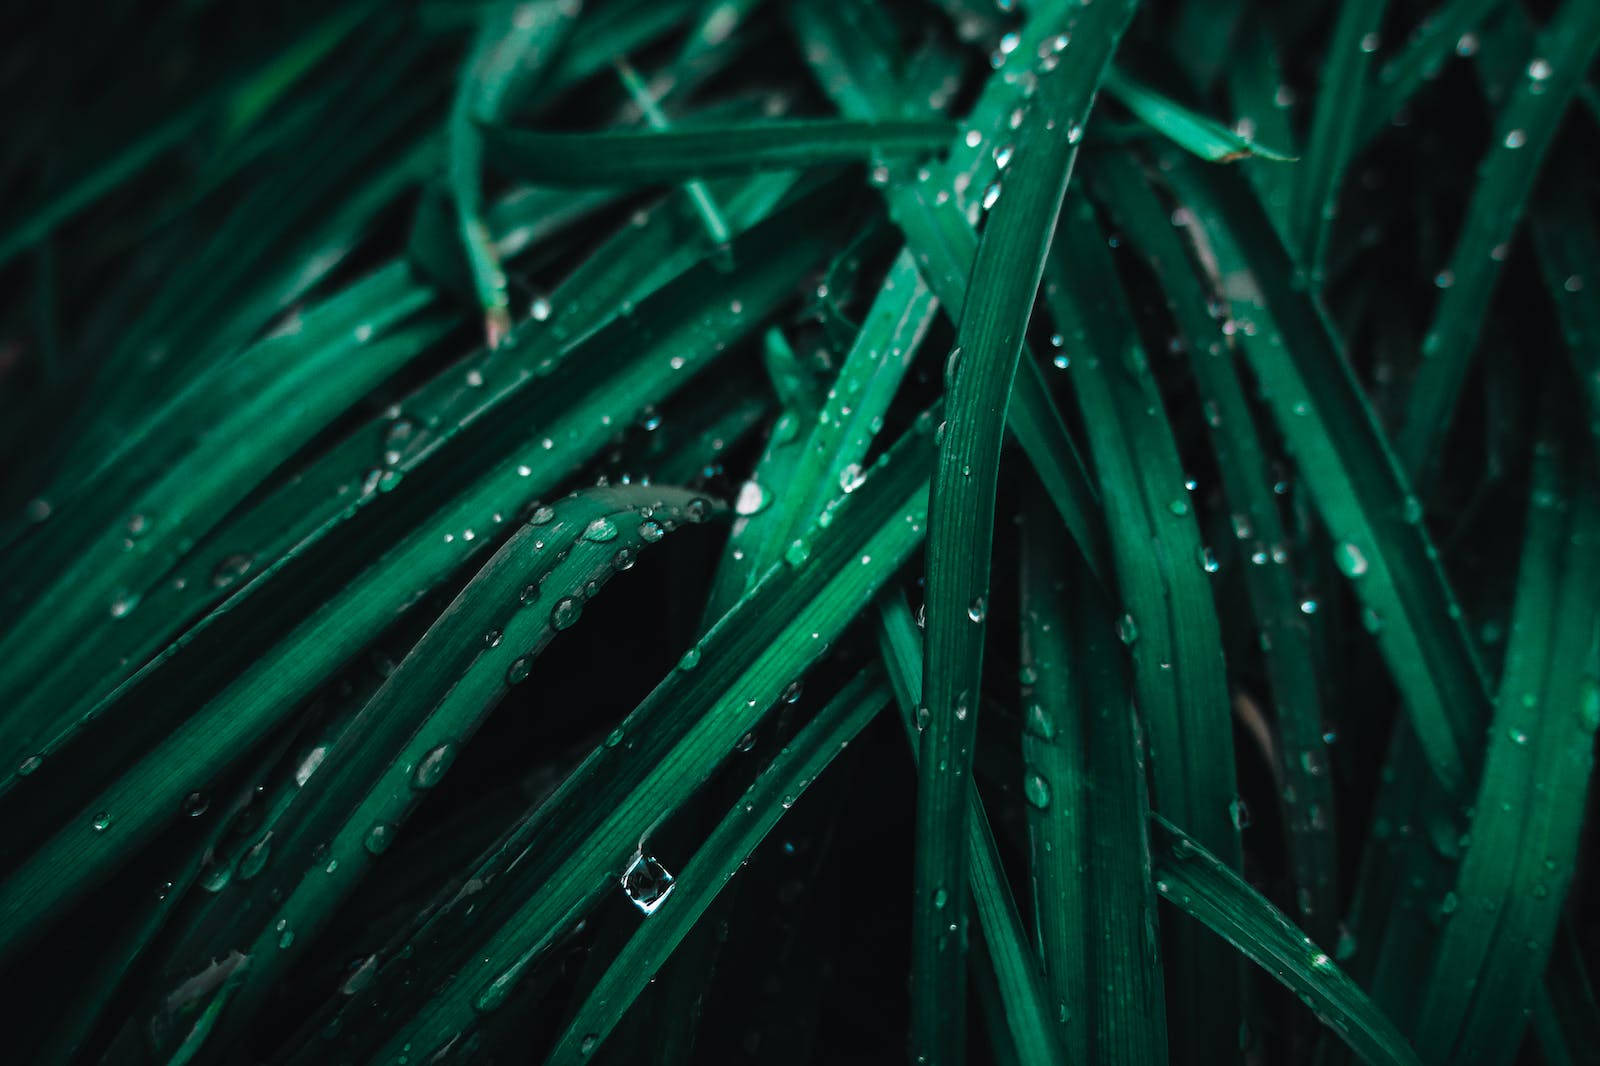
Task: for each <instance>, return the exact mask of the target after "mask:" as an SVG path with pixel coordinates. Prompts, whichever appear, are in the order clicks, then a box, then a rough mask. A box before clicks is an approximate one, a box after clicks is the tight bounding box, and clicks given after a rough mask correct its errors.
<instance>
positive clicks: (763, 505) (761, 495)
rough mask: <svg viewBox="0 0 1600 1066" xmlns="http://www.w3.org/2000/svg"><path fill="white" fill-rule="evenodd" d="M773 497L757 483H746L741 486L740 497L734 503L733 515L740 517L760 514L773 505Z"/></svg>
mask: <svg viewBox="0 0 1600 1066" xmlns="http://www.w3.org/2000/svg"><path fill="white" fill-rule="evenodd" d="M771 502H772V497H770V496H769V495H768V494H767V490H766V489H764V488H762V487H761V485H760V484H759V483H757V482H755V481H746V482H745V483H744V484H743V485H740V486H739V495H738V497H737V498H735V500H734V502H733V513H734V514H738V515H753V514H760V513H761V512H762V511H765V510H766V509H767V506H768V505H769V504H771Z"/></svg>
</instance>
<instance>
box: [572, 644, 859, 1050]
mask: <svg viewBox="0 0 1600 1066" xmlns="http://www.w3.org/2000/svg"><path fill="white" fill-rule="evenodd" d="M888 702H889V689H888V686H887V685H885V684H884V682H883V681H882V680H881V678H877V679H875V678H874V677H873V676H872V674H871V673H870V672H868V671H863V672H862V673H860V674H857V675H856V676H855V678H854V679H852V680H851V681H850V682H849V683H848V684H847V685H845V687H844V688H842V689H840V690H839V692H838V693H837V694H836V695H835V696H834V697H833V698H832V699H831V700H829V701H828V702H827V703H826V704H825V705H824V706H823V708H822V709H821V710H819V711H818V712H817V713H816V716H815V717H814V718H812V720H811V721H810V722H808V723H807V724H806V727H805V728H804V729H803V730H801V731H800V733H799V734H798V735H797V736H796V737H795V738H794V739H793V740H791V741H789V742H788V743H787V744H785V745H784V747H783V750H782V751H780V752H779V753H778V755H777V757H776V758H774V759H773V760H772V762H771V763H769V764H767V766H766V767H765V769H763V770H762V772H761V774H760V776H758V777H757V778H756V780H755V783H754V784H752V785H751V786H750V787H749V788H748V789H747V790H745V793H744V795H743V796H741V797H740V798H739V801H738V802H737V803H735V804H734V805H733V808H732V809H731V810H729V811H728V813H727V814H726V815H725V816H723V819H722V821H721V822H719V823H718V824H717V827H716V828H715V829H714V830H712V832H711V835H710V836H708V837H707V838H706V840H705V842H704V843H703V844H701V845H700V847H699V848H697V849H696V850H695V853H694V855H693V857H691V858H690V859H689V861H688V863H686V864H685V865H684V868H683V870H682V871H681V872H680V873H678V874H677V875H676V879H675V881H674V883H673V889H672V897H671V902H670V903H664V904H663V906H662V908H661V910H659V911H657V912H656V913H655V914H652V915H651V916H650V920H648V921H645V922H641V923H640V924H639V928H638V931H637V932H635V933H634V934H633V936H632V937H630V938H629V940H628V943H627V945H626V946H624V947H623V949H622V950H621V951H620V952H618V953H617V957H616V958H615V959H613V960H612V962H611V965H610V966H608V967H607V968H606V972H605V975H604V976H603V977H601V978H600V981H599V982H598V983H597V984H596V985H595V987H594V988H593V989H591V990H590V992H589V995H588V997H587V998H586V999H585V1000H584V1001H583V1003H582V1004H581V1005H580V1006H579V1007H578V1009H577V1010H576V1011H575V1012H574V1013H573V1016H572V1018H571V1019H570V1020H569V1021H568V1022H567V1024H566V1027H565V1028H564V1029H563V1030H562V1032H561V1035H560V1036H559V1037H557V1038H556V1042H555V1045H554V1047H553V1048H552V1049H551V1051H550V1053H549V1054H548V1055H547V1056H546V1058H545V1061H546V1062H548V1063H560V1062H583V1061H586V1059H587V1057H588V1056H589V1055H590V1054H592V1053H593V1052H594V1050H595V1049H596V1048H597V1047H599V1046H600V1045H601V1044H602V1043H604V1041H605V1039H606V1037H607V1036H608V1035H610V1033H611V1030H612V1028H613V1027H614V1026H615V1025H616V1024H617V1022H618V1021H619V1020H621V1018H622V1015H623V1014H624V1013H625V1012H626V1011H627V1009H628V1007H629V1006H630V1005H632V1003H633V1002H634V1000H635V999H637V998H638V995H639V993H640V992H642V991H644V989H645V988H646V987H647V986H648V985H649V983H650V982H651V981H652V980H653V979H654V977H655V974H656V972H657V971H658V970H659V969H660V968H661V965H662V964H663V963H664V962H666V960H667V958H668V957H669V956H670V955H671V954H672V952H673V950H674V949H675V948H676V947H677V946H678V944H679V943H680V942H681V941H682V940H683V938H684V937H685V936H687V935H688V934H689V933H690V931H691V930H692V929H693V928H694V927H695V923H696V922H697V921H699V919H700V918H701V916H703V915H704V914H705V912H706V909H707V908H708V907H709V906H710V905H711V902H712V901H713V900H714V899H715V898H716V897H717V894H718V893H719V892H720V891H721V890H722V888H723V886H724V885H726V884H727V883H728V882H729V881H731V880H732V879H733V875H734V874H736V873H738V872H739V868H740V867H741V866H743V865H744V863H745V861H746V860H747V859H748V858H749V856H750V855H751V853H752V852H754V851H755V849H756V848H757V846H759V845H760V843H761V841H762V840H763V839H764V838H765V837H766V835H767V834H768V833H769V832H771V831H772V828H773V826H775V825H777V824H778V820H779V819H781V818H782V817H783V815H784V812H785V811H787V810H788V809H789V808H790V807H792V806H793V805H794V803H795V801H796V800H797V799H798V798H799V797H800V796H801V794H802V793H803V792H804V791H805V789H806V787H807V786H808V785H810V784H811V783H812V782H813V781H815V780H816V779H817V777H818V776H819V775H820V774H821V773H822V772H823V770H825V769H826V768H827V767H828V765H829V764H830V763H831V762H832V761H833V759H834V756H836V755H838V754H839V752H840V751H842V750H843V749H844V747H845V746H846V745H847V744H849V743H850V741H851V740H852V739H854V737H855V735H856V734H857V733H859V732H861V730H862V729H864V728H865V727H866V726H867V724H868V723H869V722H871V721H872V719H873V717H874V716H875V715H876V714H877V713H878V711H880V710H882V709H883V706H884V705H885V704H886V703H888Z"/></svg>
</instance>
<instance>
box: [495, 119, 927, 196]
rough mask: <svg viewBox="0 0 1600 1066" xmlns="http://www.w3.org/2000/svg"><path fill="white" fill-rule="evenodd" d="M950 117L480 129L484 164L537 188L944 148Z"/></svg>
mask: <svg viewBox="0 0 1600 1066" xmlns="http://www.w3.org/2000/svg"><path fill="white" fill-rule="evenodd" d="M952 132H953V127H952V125H951V124H950V123H948V122H934V121H899V122H871V123H869V122H856V121H852V120H850V119H787V120H784V121H779V122H760V123H755V122H752V123H741V124H737V125H734V124H729V125H714V126H699V125H697V126H693V127H684V128H677V129H673V130H670V131H660V132H649V133H643V132H639V133H636V132H632V131H624V132H617V133H611V132H605V133H542V132H538V131H535V130H523V129H513V128H510V127H505V126H492V125H490V126H484V127H482V129H481V133H482V136H483V140H484V147H485V151H486V153H487V156H486V158H487V161H488V163H489V164H490V165H491V166H493V167H495V168H496V169H498V170H500V171H503V172H504V173H507V174H511V175H513V176H515V177H518V178H521V179H523V180H525V181H530V182H533V183H534V184H537V185H547V186H555V187H561V186H575V187H588V186H593V185H662V184H668V183H672V182H679V181H685V180H687V179H690V178H705V177H714V176H717V175H720V174H745V173H751V172H754V171H759V170H791V169H803V168H806V167H816V166H823V165H827V164H832V163H848V162H853V161H856V160H862V159H876V158H880V157H892V156H904V155H913V156H914V155H917V154H921V153H926V152H928V151H930V150H932V149H935V148H939V147H942V146H943V145H944V144H946V143H947V142H948V141H949V140H950V137H951V134H952Z"/></svg>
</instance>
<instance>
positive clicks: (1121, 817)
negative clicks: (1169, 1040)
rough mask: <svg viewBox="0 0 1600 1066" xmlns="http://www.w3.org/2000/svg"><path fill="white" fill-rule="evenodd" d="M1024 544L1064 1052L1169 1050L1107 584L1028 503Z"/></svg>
mask: <svg viewBox="0 0 1600 1066" xmlns="http://www.w3.org/2000/svg"><path fill="white" fill-rule="evenodd" d="M1022 535H1023V544H1022V552H1023V555H1022V575H1021V577H1022V596H1021V611H1022V640H1021V654H1022V667H1021V674H1022V682H1023V688H1022V699H1023V707H1024V711H1023V714H1024V718H1023V730H1024V731H1023V735H1022V754H1023V758H1024V759H1025V760H1026V766H1025V769H1024V776H1023V781H1022V788H1023V795H1024V796H1025V797H1026V798H1027V800H1028V809H1027V816H1028V829H1029V833H1028V836H1029V845H1030V847H1029V863H1030V869H1031V872H1032V878H1031V880H1032V886H1033V918H1034V927H1035V929H1036V931H1037V936H1038V944H1039V954H1040V957H1041V959H1042V960H1043V963H1044V973H1045V977H1046V978H1047V980H1048V983H1049V988H1050V991H1051V993H1052V994H1053V996H1054V998H1055V1006H1056V1020H1057V1028H1058V1031H1059V1032H1060V1034H1061V1043H1062V1047H1063V1048H1065V1049H1066V1053H1067V1061H1068V1062H1098V1063H1107V1064H1111V1063H1125V1064H1130V1066H1131V1064H1134V1063H1148V1064H1152V1066H1153V1064H1155V1063H1160V1062H1165V1061H1166V1060H1167V1049H1166V1004H1165V1002H1164V1001H1163V999H1162V987H1161V971H1160V949H1159V946H1158V944H1157V942H1156V939H1155V938H1154V937H1153V936H1152V931H1153V930H1154V929H1155V923H1156V913H1155V912H1156V904H1155V896H1154V893H1153V891H1152V887H1151V876H1150V846H1149V842H1148V840H1147V839H1146V837H1145V816H1146V812H1147V810H1148V800H1147V798H1146V795H1145V780H1144V767H1143V761H1142V757H1141V754H1140V749H1139V739H1138V736H1137V732H1136V727H1135V724H1134V717H1133V713H1132V706H1133V705H1132V702H1131V700H1130V698H1129V692H1128V682H1127V677H1126V674H1125V672H1124V667H1123V663H1122V658H1121V655H1120V653H1119V652H1118V649H1117V646H1116V638H1115V636H1114V633H1115V626H1114V623H1113V622H1112V618H1111V612H1110V610H1109V608H1108V606H1107V604H1106V602H1105V599H1104V596H1103V593H1102V592H1101V590H1100V589H1099V588H1098V587H1097V585H1096V584H1095V582H1094V581H1093V579H1092V578H1091V577H1090V575H1089V574H1088V572H1087V570H1086V569H1085V568H1084V567H1083V566H1082V565H1081V564H1076V565H1075V564H1074V560H1073V557H1072V556H1071V555H1070V554H1069V553H1068V549H1067V545H1066V543H1065V539H1064V537H1063V536H1062V532H1061V529H1060V528H1059V527H1058V526H1057V524H1056V523H1055V522H1054V521H1053V516H1051V515H1050V514H1049V513H1048V512H1047V511H1046V510H1045V509H1044V508H1043V506H1042V505H1041V504H1040V503H1039V502H1038V501H1037V500H1035V501H1033V502H1032V503H1031V504H1030V506H1029V509H1028V512H1027V514H1026V517H1025V520H1024V523H1023V528H1022Z"/></svg>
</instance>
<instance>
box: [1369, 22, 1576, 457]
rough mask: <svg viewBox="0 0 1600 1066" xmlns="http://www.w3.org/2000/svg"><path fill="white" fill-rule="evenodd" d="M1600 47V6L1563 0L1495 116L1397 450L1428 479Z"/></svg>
mask: <svg viewBox="0 0 1600 1066" xmlns="http://www.w3.org/2000/svg"><path fill="white" fill-rule="evenodd" d="M1597 53H1600V6H1597V5H1595V4H1593V3H1590V2H1588V0H1566V2H1565V3H1563V4H1562V5H1561V7H1560V9H1559V10H1558V11H1557V12H1556V13H1555V15H1553V16H1552V17H1551V19H1550V21H1549V22H1548V23H1547V24H1546V25H1545V27H1544V28H1543V29H1542V30H1541V31H1540V32H1539V33H1538V35H1537V36H1536V37H1535V38H1534V44H1533V50H1532V52H1531V53H1530V54H1529V55H1528V57H1527V68H1526V71H1525V73H1526V77H1524V78H1523V79H1521V80H1520V81H1519V82H1518V83H1517V84H1516V86H1515V87H1514V89H1513V90H1512V93H1511V98H1510V99H1509V100H1508V101H1506V104H1505V106H1504V107H1503V108H1501V110H1500V113H1499V114H1498V115H1496V116H1495V121H1494V129H1493V132H1492V133H1491V134H1490V140H1489V148H1488V151H1487V152H1486V153H1485V154H1484V156H1483V159H1482V161H1481V162H1480V163H1479V166H1478V177H1477V184H1476V185H1475V186H1474V187H1473V191H1472V199H1471V201H1470V202H1469V203H1468V205H1467V215H1466V218H1465V219H1464V220H1463V221H1462V223H1461V232H1460V235H1459V236H1458V237H1457V239H1456V244H1455V250H1454V251H1453V252H1452V253H1451V255H1450V261H1449V263H1448V264H1447V265H1446V266H1445V268H1444V269H1445V271H1446V276H1448V277H1449V278H1451V283H1450V285H1449V287H1448V288H1445V289H1444V290H1442V292H1441V293H1440V296H1439V303H1438V305H1437V306H1436V307H1435V308H1434V312H1433V320H1432V323H1431V324H1430V326H1429V327H1428V332H1427V334H1426V335H1425V336H1424V337H1423V341H1422V361H1421V363H1420V364H1419V366H1418V369H1417V374H1416V377H1415V379H1414V380H1413V381H1412V384H1411V391H1410V395H1409V399H1408V401H1407V403H1406V411H1405V420H1404V422H1403V424H1402V425H1401V428H1400V433H1399V435H1398V437H1397V438H1396V442H1395V443H1396V450H1397V451H1398V453H1399V456H1400V460H1401V462H1402V463H1403V464H1404V466H1405V468H1406V470H1407V472H1408V473H1410V474H1411V476H1412V479H1413V481H1415V482H1416V483H1417V484H1418V485H1419V486H1420V487H1422V488H1426V487H1427V486H1428V484H1429V482H1430V481H1431V479H1432V476H1433V474H1434V472H1435V471H1436V469H1437V467H1438V463H1439V458H1440V449H1441V448H1442V446H1443V444H1444V439H1445V433H1446V431H1447V430H1448V429H1449V428H1450V423H1451V420H1452V418H1453V416H1454V414H1455V407H1456V401H1457V399H1458V398H1459V396H1460V393H1461V387H1462V385H1463V383H1464V382H1465V380H1466V376H1467V370H1468V368H1469V367H1470V366H1471V363H1472V358H1473V355H1474V353H1475V352H1476V350H1477V346H1478V340H1479V337H1480V334H1481V333H1482V330H1483V324H1484V322H1485V320H1486V319H1487V317H1488V314H1489V309H1490V307H1491V306H1492V303H1493V297H1494V293H1495V288H1496V284H1497V283H1498V281H1499V279H1500V263H1501V262H1502V261H1504V259H1505V257H1506V256H1507V254H1508V253H1509V248H1510V242H1511V240H1512V238H1513V237H1515V235H1516V232H1517V228H1518V225H1519V224H1520V222H1521V220H1522V213H1523V210H1524V209H1525V208H1526V206H1527V202H1528V197H1529V195H1530V194H1531V193H1532V192H1533V187H1534V183H1535V182H1536V181H1537V180H1538V178H1539V173H1540V164H1541V163H1542V162H1543V160H1544V157H1545V155H1546V154H1547V153H1548V152H1549V150H1550V146H1551V144H1552V143H1553V142H1554V141H1555V137H1556V133H1557V131H1558V130H1559V129H1560V127H1561V119H1562V117H1563V116H1564V115H1565V114H1566V110H1567V104H1568V103H1569V102H1570V101H1571V99H1572V96H1573V93H1574V92H1575V91H1576V90H1577V87H1578V86H1579V85H1580V84H1582V82H1583V80H1584V78H1585V76H1586V74H1587V72H1588V69H1589V65H1590V63H1591V62H1592V61H1593V60H1594V57H1595V55H1596V54H1597Z"/></svg>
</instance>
